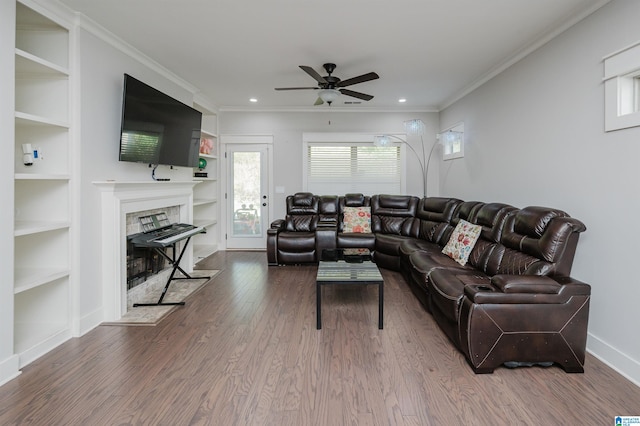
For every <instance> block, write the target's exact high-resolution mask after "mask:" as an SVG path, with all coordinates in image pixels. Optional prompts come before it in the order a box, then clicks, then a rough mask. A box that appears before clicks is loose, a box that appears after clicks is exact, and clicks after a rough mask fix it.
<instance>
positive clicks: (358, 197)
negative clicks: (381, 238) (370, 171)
mask: <svg viewBox="0 0 640 426" xmlns="http://www.w3.org/2000/svg"><path fill="white" fill-rule="evenodd" d="M346 207H369V208H371V197H369V196H368V195H363V194H345V195H344V196H340V197H339V199H338V234H337V237H336V238H337V240H336V244H337V246H338V248H367V249H369V250H371V251H373V250H374V249H375V243H376V236H375V235H374V234H373V233H363V232H344V212H345V208H346Z"/></svg>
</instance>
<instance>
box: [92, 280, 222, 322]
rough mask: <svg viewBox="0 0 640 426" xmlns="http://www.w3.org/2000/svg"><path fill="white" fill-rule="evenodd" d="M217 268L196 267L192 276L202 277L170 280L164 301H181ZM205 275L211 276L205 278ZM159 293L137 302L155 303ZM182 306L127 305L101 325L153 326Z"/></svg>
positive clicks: (198, 288) (201, 284) (205, 282)
mask: <svg viewBox="0 0 640 426" xmlns="http://www.w3.org/2000/svg"><path fill="white" fill-rule="evenodd" d="M219 272H220V271H219V270H217V269H197V270H194V271H193V272H190V273H189V275H191V276H192V277H203V278H201V279H197V280H187V279H177V280H173V281H172V282H171V285H170V286H169V289H168V290H167V294H165V296H164V300H163V301H164V302H182V301H184V300H185V299H187V298H188V297H189V296H191V295H192V294H194V293H196V292H197V291H198V290H200V289H202V288H203V287H204V286H205V285H207V284H208V283H209V282H211V280H212V279H213V278H214V277H215V276H216V275H217V274H218V273H219ZM206 277H211V278H210V279H207V278H206ZM160 294H161V292H160V293H158V294H149V295H148V300H141V301H139V302H138V303H155V302H157V301H158V299H159V298H160ZM181 307H182V306H180V305H177V306H175V305H174V306H137V307H135V308H134V307H129V308H128V310H127V312H126V313H125V314H124V315H123V316H122V318H120V319H119V320H117V321H110V322H103V323H102V325H131V326H154V325H157V324H158V323H159V322H160V321H162V320H163V319H164V318H166V317H167V316H168V315H169V314H170V313H171V312H173V311H174V310H175V309H176V308H181Z"/></svg>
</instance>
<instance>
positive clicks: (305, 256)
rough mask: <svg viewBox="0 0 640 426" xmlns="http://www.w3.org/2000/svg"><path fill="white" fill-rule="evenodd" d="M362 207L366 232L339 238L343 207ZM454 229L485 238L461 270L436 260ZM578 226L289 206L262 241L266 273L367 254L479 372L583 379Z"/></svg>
mask: <svg viewBox="0 0 640 426" xmlns="http://www.w3.org/2000/svg"><path fill="white" fill-rule="evenodd" d="M359 206H368V207H370V211H371V231H372V232H371V233H368V234H363V233H346V232H344V223H343V221H342V216H343V212H344V209H345V207H359ZM460 220H465V221H467V222H470V223H472V224H476V225H480V226H481V227H482V230H481V232H480V237H479V238H478V240H477V242H476V244H475V246H474V247H473V250H472V251H471V253H470V256H469V259H468V261H467V263H466V264H465V265H461V264H459V263H458V262H456V261H455V260H453V259H452V258H450V257H449V256H447V255H445V254H443V253H442V248H443V247H444V246H445V245H446V243H447V242H448V241H449V238H450V236H451V234H452V232H453V230H454V228H455V226H456V225H457V224H458V222H459V221H460ZM585 229H586V228H585V226H584V224H583V223H582V222H580V221H579V220H576V219H574V218H571V217H570V216H569V215H568V214H567V213H565V212H563V211H561V210H557V209H552V208H546V207H535V206H534V207H525V208H516V207H513V206H510V205H507V204H502V203H484V202H478V201H462V200H458V199H455V198H444V197H428V198H422V199H419V198H417V197H413V196H408V195H373V196H371V197H369V196H364V195H362V194H347V195H344V196H317V195H314V194H311V193H297V194H294V195H291V196H288V197H287V215H286V217H285V218H284V219H279V220H276V221H274V222H273V223H272V224H271V228H270V229H269V231H268V235H267V258H268V263H269V265H281V264H299V263H313V262H317V261H318V260H319V257H320V254H321V253H322V250H323V249H333V248H355V247H358V248H359V247H366V248H369V249H371V250H372V255H373V260H374V261H375V262H376V263H377V265H378V266H379V267H381V268H386V269H391V270H395V271H400V272H401V273H402V275H403V276H404V278H405V281H406V282H407V284H408V285H409V287H410V288H411V290H412V291H413V293H414V294H415V295H416V297H417V298H418V299H419V300H420V302H421V303H422V305H423V306H424V307H425V308H426V309H427V310H428V311H429V312H430V313H431V314H432V315H433V317H434V319H435V320H436V322H437V323H438V325H439V326H440V328H441V329H442V330H443V331H444V332H445V334H446V335H447V336H448V337H449V339H450V340H451V341H452V342H453V344H454V345H455V346H456V347H457V348H458V349H459V350H460V351H461V352H462V353H464V355H465V357H466V359H467V361H468V362H469V364H470V365H471V367H472V368H473V370H474V371H475V372H476V373H491V372H493V370H494V369H495V368H496V367H499V366H501V365H506V366H508V367H512V366H522V365H551V364H554V363H555V364H558V365H560V366H561V367H562V368H563V369H564V370H565V371H566V372H570V373H577V372H583V371H584V360H585V347H586V340H587V323H588V316H589V299H590V294H591V287H590V286H589V285H588V284H585V283H583V282H580V281H578V280H576V279H573V278H571V277H570V273H571V266H572V263H573V258H574V255H575V251H576V246H577V243H578V238H579V235H580V233H581V232H583V231H585Z"/></svg>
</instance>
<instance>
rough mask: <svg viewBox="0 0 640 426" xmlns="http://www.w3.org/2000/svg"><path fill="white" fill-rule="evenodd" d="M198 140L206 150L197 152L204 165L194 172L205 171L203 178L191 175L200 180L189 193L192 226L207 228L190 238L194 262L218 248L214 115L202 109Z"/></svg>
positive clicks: (217, 166) (216, 144)
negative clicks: (191, 192) (191, 194)
mask: <svg viewBox="0 0 640 426" xmlns="http://www.w3.org/2000/svg"><path fill="white" fill-rule="evenodd" d="M202 128H203V130H202V132H201V140H206V141H207V142H206V143H205V146H206V147H207V149H206V152H202V151H203V150H202V149H201V152H200V158H202V159H204V160H205V161H206V166H205V167H204V168H202V169H196V170H195V171H196V172H205V173H207V176H206V177H197V176H196V177H194V178H193V179H194V180H197V181H199V182H200V183H199V184H198V185H196V186H195V187H194V194H193V221H194V224H195V225H196V226H204V227H205V228H206V230H207V232H206V233H204V234H198V235H196V236H194V238H193V257H194V261H196V262H197V261H199V260H201V259H204V258H205V257H207V256H209V255H211V254H212V253H214V252H215V251H216V250H217V249H218V238H219V235H220V234H219V229H218V217H219V206H218V193H219V184H218V179H219V175H218V170H219V164H218V161H219V159H218V149H219V147H218V135H217V128H218V123H217V116H216V115H215V114H213V113H210V112H208V113H207V112H206V111H205V112H204V113H203V117H202Z"/></svg>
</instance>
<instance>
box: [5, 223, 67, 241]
mask: <svg viewBox="0 0 640 426" xmlns="http://www.w3.org/2000/svg"><path fill="white" fill-rule="evenodd" d="M69 226H70V224H69V222H68V221H57V222H56V221H35V220H29V221H22V220H17V221H16V223H15V228H14V231H13V234H14V236H16V237H20V236H23V235H31V234H37V233H39V232H47V231H55V230H57V229H65V228H69Z"/></svg>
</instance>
